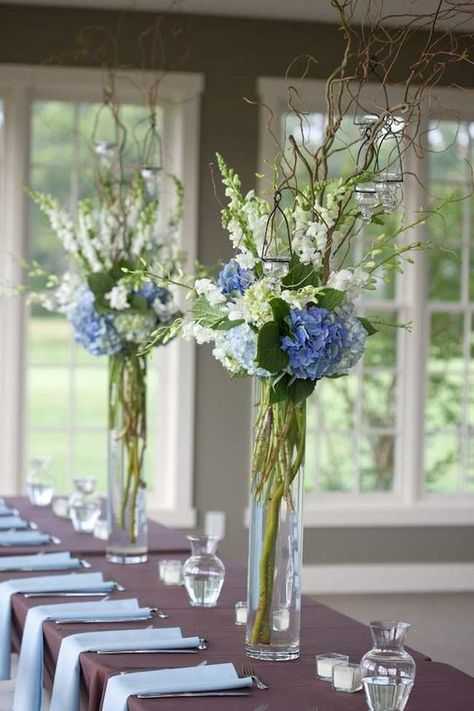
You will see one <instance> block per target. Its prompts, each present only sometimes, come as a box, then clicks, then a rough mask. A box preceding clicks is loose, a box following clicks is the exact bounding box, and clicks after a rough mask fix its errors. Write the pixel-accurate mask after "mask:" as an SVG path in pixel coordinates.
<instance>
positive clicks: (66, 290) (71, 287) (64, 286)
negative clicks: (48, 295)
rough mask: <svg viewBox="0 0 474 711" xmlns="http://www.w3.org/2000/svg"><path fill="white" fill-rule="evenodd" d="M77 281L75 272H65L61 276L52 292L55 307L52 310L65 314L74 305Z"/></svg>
mask: <svg viewBox="0 0 474 711" xmlns="http://www.w3.org/2000/svg"><path fill="white" fill-rule="evenodd" d="M79 283H80V282H79V279H78V277H77V276H76V274H71V273H70V272H65V273H64V274H63V276H62V279H61V283H60V284H59V286H58V288H57V289H56V290H55V292H54V300H55V307H54V309H52V310H54V311H59V313H62V314H67V313H68V312H69V311H70V310H71V309H72V308H73V307H74V305H75V302H76V292H77V287H78V286H79ZM50 310H51V309H50Z"/></svg>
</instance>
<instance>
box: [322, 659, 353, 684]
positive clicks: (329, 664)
mask: <svg viewBox="0 0 474 711" xmlns="http://www.w3.org/2000/svg"><path fill="white" fill-rule="evenodd" d="M342 662H345V663H346V664H347V663H348V662H349V656H348V655H347V654H338V653H337V652H327V653H326V654H317V655H316V676H317V677H318V679H321V680H322V681H332V669H333V667H334V666H336V664H341V663H342Z"/></svg>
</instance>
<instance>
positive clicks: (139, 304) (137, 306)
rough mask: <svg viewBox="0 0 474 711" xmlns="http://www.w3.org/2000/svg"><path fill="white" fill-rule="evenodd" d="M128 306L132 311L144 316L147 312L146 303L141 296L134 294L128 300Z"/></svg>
mask: <svg viewBox="0 0 474 711" xmlns="http://www.w3.org/2000/svg"><path fill="white" fill-rule="evenodd" d="M130 306H131V307H132V309H133V310H134V311H138V313H140V314H144V313H146V312H147V311H148V301H147V300H146V299H145V297H144V296H142V295H141V294H134V295H133V296H132V298H131V299H130Z"/></svg>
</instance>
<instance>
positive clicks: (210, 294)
mask: <svg viewBox="0 0 474 711" xmlns="http://www.w3.org/2000/svg"><path fill="white" fill-rule="evenodd" d="M194 288H195V289H196V294H198V295H199V296H205V297H206V299H207V301H208V302H209V303H210V305H211V306H217V305H218V304H223V303H225V301H226V298H225V295H224V294H223V293H222V291H221V290H220V289H219V287H218V286H216V284H214V282H213V281H211V279H196V281H195V282H194Z"/></svg>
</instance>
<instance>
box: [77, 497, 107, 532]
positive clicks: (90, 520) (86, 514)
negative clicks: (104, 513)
mask: <svg viewBox="0 0 474 711" xmlns="http://www.w3.org/2000/svg"><path fill="white" fill-rule="evenodd" d="M100 514H101V505H100V502H99V501H97V500H96V501H93V500H84V501H82V502H80V503H77V504H73V505H72V506H71V509H70V516H71V521H72V525H73V526H74V530H75V531H77V532H78V533H92V532H93V530H94V528H95V525H96V523H97V521H98V520H99V518H100Z"/></svg>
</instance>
